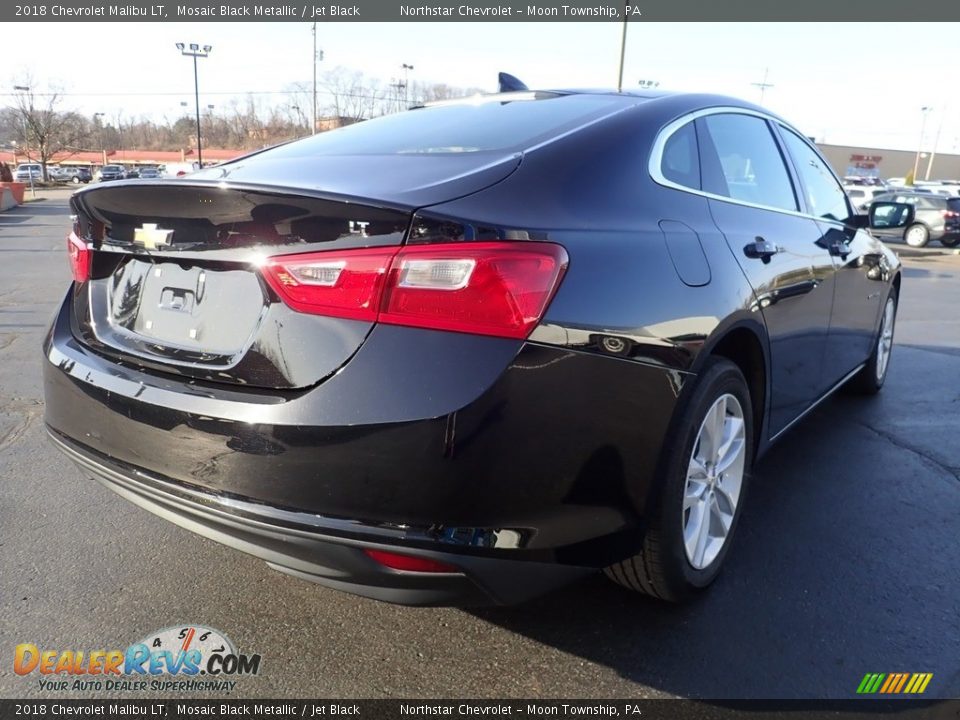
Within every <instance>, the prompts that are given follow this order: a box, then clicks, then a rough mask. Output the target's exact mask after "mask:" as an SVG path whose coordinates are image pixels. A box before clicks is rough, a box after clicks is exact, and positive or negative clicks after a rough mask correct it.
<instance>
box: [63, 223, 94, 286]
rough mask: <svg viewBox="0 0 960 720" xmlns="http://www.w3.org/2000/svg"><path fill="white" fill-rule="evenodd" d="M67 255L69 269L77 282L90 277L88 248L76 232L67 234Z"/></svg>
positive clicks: (84, 280)
mask: <svg viewBox="0 0 960 720" xmlns="http://www.w3.org/2000/svg"><path fill="white" fill-rule="evenodd" d="M67 255H68V256H69V258H70V271H71V272H72V273H73V279H74V280H76V281H77V282H78V283H82V282H86V281H87V280H89V279H90V248H89V246H88V245H87V244H86V243H85V242H84V241H83V240H81V239H80V238H79V237H77V234H76V233H73V232H72V233H70V234H69V235H67Z"/></svg>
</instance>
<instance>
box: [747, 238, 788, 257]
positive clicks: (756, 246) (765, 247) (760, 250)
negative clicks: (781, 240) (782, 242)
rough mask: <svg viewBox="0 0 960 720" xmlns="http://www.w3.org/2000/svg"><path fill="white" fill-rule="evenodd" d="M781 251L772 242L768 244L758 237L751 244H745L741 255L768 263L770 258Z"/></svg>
mask: <svg viewBox="0 0 960 720" xmlns="http://www.w3.org/2000/svg"><path fill="white" fill-rule="evenodd" d="M782 251H783V248H782V247H780V246H778V245H775V244H774V243H772V242H768V241H766V240H764V239H763V238H762V237H758V238H757V239H756V240H754V241H753V242H752V243H749V244H747V245H746V246H744V248H743V254H744V255H746V256H747V257H748V258H753V259H755V260H762V261H763V262H764V263H768V262H770V258H771V257H773V256H774V255H776V254H777V253H778V252H782Z"/></svg>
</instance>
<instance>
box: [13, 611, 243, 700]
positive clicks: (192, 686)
mask: <svg viewBox="0 0 960 720" xmlns="http://www.w3.org/2000/svg"><path fill="white" fill-rule="evenodd" d="M13 671H14V672H15V673H16V674H17V675H21V676H28V675H33V674H36V675H38V676H39V677H38V680H37V682H38V683H39V686H40V689H41V690H47V691H58V690H63V691H76V690H87V691H110V690H121V691H132V690H150V691H153V692H157V691H161V692H162V691H169V692H196V691H204V690H210V691H214V692H219V693H224V692H231V691H232V690H233V689H234V688H235V687H236V685H237V680H236V679H234V678H237V677H240V676H244V675H256V674H258V673H259V672H260V655H259V654H251V655H246V654H243V653H240V652H238V651H237V649H236V646H235V645H234V644H233V643H232V642H231V641H230V639H229V638H228V637H227V636H226V635H224V634H223V633H221V632H220V631H219V630H214V629H213V628H208V627H204V626H202V625H182V626H177V627H169V628H164V629H163V630H159V631H157V632H155V633H150V634H149V635H147V636H146V637H145V638H143V639H142V640H140V641H139V642H135V643H133V644H132V645H130V646H129V647H127V649H126V650H49V649H42V648H40V647H38V646H37V645H36V644H34V643H21V644H19V645H17V646H16V648H15V649H14V656H13Z"/></svg>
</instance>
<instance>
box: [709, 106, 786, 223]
mask: <svg viewBox="0 0 960 720" xmlns="http://www.w3.org/2000/svg"><path fill="white" fill-rule="evenodd" d="M700 128H703V129H704V131H705V132H706V133H707V134H708V136H709V144H710V145H711V146H712V152H711V151H710V150H707V149H705V148H701V150H702V151H701V164H702V168H703V169H702V174H703V189H704V190H706V191H707V192H710V193H713V194H714V195H721V196H724V197H729V198H731V199H732V200H739V201H740V202H744V203H747V204H750V205H760V206H764V207H769V208H776V209H780V210H793V211H796V210H797V209H798V208H797V199H796V196H795V195H794V192H793V184H792V183H791V182H790V175H789V173H788V172H787V167H786V165H785V164H784V161H783V156H782V155H781V153H780V148H779V147H778V146H777V143H776V140H775V139H774V137H773V133H772V132H771V129H770V126H769V125H768V124H767V121H766V120H764V119H763V118H759V117H756V116H753V115H741V114H735V113H721V114H717V115H708V116H706V117H704V118H701V120H698V121H697V129H698V132H699V130H700ZM701 140H702V138H701Z"/></svg>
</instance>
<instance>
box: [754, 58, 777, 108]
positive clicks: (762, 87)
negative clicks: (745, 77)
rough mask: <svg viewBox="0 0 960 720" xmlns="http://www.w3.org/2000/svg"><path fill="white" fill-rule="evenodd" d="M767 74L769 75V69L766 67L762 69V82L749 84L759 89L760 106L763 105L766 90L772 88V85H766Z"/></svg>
mask: <svg viewBox="0 0 960 720" xmlns="http://www.w3.org/2000/svg"><path fill="white" fill-rule="evenodd" d="M769 74H770V68H768V67H767V68H764V69H763V82H758V83H750V84H751V85H753V86H754V87H758V88H760V104H761V105H763V98H764V96H766V94H767V88H772V87H773V83H768V82H767V76H768V75H769Z"/></svg>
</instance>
